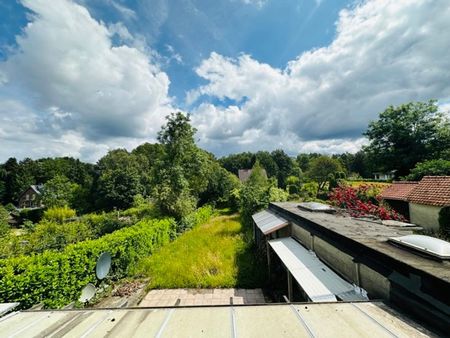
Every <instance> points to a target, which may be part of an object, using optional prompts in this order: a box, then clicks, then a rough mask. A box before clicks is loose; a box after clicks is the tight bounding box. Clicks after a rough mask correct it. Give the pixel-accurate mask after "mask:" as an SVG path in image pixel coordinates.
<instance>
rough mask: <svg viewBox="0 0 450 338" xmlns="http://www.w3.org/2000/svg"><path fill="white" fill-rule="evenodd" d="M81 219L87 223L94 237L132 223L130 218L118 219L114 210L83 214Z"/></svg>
mask: <svg viewBox="0 0 450 338" xmlns="http://www.w3.org/2000/svg"><path fill="white" fill-rule="evenodd" d="M81 221H82V222H85V223H87V224H89V226H90V227H91V229H92V230H93V232H94V234H95V236H96V237H100V236H103V235H106V234H110V233H112V232H114V231H116V230H119V229H122V228H123V227H126V226H130V225H131V224H132V220H126V219H120V220H119V219H118V218H117V215H116V213H115V212H110V213H105V212H104V213H101V214H88V215H84V216H82V217H81Z"/></svg>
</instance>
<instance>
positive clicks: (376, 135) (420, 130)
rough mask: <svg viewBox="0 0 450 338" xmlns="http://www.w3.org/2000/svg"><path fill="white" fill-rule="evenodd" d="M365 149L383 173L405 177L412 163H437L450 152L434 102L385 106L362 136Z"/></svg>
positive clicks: (449, 130)
mask: <svg viewBox="0 0 450 338" xmlns="http://www.w3.org/2000/svg"><path fill="white" fill-rule="evenodd" d="M364 135H365V136H367V137H368V139H369V141H370V144H369V145H368V146H367V147H366V148H365V149H366V151H367V152H368V153H369V155H370V157H371V159H372V161H374V162H375V163H377V164H378V166H379V169H380V170H383V171H390V170H396V175H397V176H403V175H406V174H408V173H409V170H410V169H412V168H413V167H414V166H415V165H416V163H418V162H423V161H425V160H429V159H437V158H440V156H442V154H443V153H444V152H445V151H447V150H448V149H449V148H450V122H449V120H448V119H447V118H446V117H445V116H444V115H443V114H442V113H440V112H439V111H438V106H437V104H436V101H434V100H430V101H428V102H410V103H407V104H403V105H400V106H397V107H394V106H389V107H388V108H387V109H386V110H385V111H384V112H382V113H381V114H380V116H379V119H378V120H377V121H373V122H371V123H370V124H369V127H368V129H367V131H366V132H365V133H364Z"/></svg>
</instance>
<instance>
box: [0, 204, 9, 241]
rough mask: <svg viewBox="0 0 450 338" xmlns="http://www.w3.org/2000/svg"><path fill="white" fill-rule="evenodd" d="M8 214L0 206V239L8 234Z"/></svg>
mask: <svg viewBox="0 0 450 338" xmlns="http://www.w3.org/2000/svg"><path fill="white" fill-rule="evenodd" d="M9 230H10V229H9V212H8V211H7V210H6V209H5V208H4V207H3V206H2V205H0V238H2V237H5V236H6V235H7V234H8V233H9Z"/></svg>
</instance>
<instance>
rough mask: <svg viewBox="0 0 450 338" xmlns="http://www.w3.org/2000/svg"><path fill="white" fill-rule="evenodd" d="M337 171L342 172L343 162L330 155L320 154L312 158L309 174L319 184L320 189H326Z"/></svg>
mask: <svg viewBox="0 0 450 338" xmlns="http://www.w3.org/2000/svg"><path fill="white" fill-rule="evenodd" d="M336 172H342V166H341V163H340V162H339V161H338V160H336V159H334V158H331V157H328V156H324V155H323V156H319V157H316V158H314V159H313V160H311V162H310V165H309V170H308V173H307V174H308V176H309V177H310V178H311V179H313V180H315V181H316V182H317V183H318V184H319V189H318V191H319V192H320V191H321V190H324V188H325V187H326V185H327V184H329V182H330V180H332V179H334V175H335V174H336Z"/></svg>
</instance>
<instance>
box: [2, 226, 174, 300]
mask: <svg viewBox="0 0 450 338" xmlns="http://www.w3.org/2000/svg"><path fill="white" fill-rule="evenodd" d="M174 229H175V222H174V221H173V220H172V219H164V220H157V221H150V220H143V221H141V222H139V223H137V224H135V225H133V226H131V227H128V228H124V229H121V230H118V231H116V232H114V233H112V234H109V235H106V236H103V237H101V238H99V239H96V240H88V241H84V242H80V243H77V244H73V245H69V246H67V247H66V248H65V249H64V250H63V251H62V252H56V251H50V250H49V251H45V252H43V253H41V254H37V255H32V256H20V257H15V258H9V259H3V260H0V302H20V306H21V308H28V307H30V306H32V305H33V304H37V303H40V302H42V303H43V304H44V305H45V307H47V308H57V307H61V306H63V305H66V304H68V303H70V302H72V301H74V300H76V299H78V297H79V295H80V291H81V289H82V288H83V287H84V286H85V285H86V284H87V283H89V282H91V283H96V281H97V279H96V276H95V265H96V261H97V258H98V257H99V255H100V254H101V253H102V252H105V251H107V252H109V253H110V254H111V256H112V272H111V274H112V276H113V277H115V278H120V277H124V276H126V275H127V273H128V271H129V269H132V268H133V267H134V265H135V264H136V262H137V261H138V259H139V258H141V257H142V256H145V255H149V254H151V253H153V251H154V250H155V249H156V248H159V247H160V246H162V245H164V244H166V243H168V242H169V240H170V238H171V237H172V236H173V232H174Z"/></svg>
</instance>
